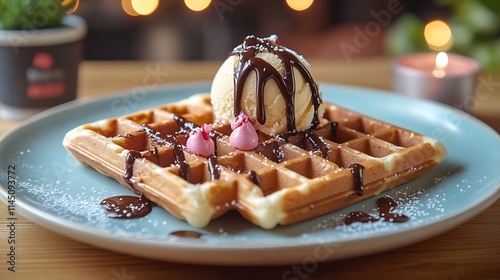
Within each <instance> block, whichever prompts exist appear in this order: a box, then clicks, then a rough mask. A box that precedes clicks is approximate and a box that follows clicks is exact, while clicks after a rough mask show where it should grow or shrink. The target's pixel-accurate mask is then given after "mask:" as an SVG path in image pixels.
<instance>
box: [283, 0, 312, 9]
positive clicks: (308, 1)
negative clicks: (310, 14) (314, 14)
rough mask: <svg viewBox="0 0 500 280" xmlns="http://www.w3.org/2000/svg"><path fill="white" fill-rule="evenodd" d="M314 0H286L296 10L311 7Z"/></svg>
mask: <svg viewBox="0 0 500 280" xmlns="http://www.w3.org/2000/svg"><path fill="white" fill-rule="evenodd" d="M313 2H314V0H286V3H287V4H288V6H289V7H290V8H292V9H294V10H296V11H304V10H306V9H307V8H309V7H311V5H312V3H313Z"/></svg>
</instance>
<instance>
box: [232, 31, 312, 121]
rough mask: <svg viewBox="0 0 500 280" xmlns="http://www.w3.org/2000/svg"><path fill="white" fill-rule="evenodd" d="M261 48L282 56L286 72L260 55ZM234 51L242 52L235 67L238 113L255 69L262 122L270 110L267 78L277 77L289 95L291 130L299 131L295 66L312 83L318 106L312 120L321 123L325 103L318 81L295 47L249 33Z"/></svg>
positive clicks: (287, 116) (284, 96)
mask: <svg viewBox="0 0 500 280" xmlns="http://www.w3.org/2000/svg"><path fill="white" fill-rule="evenodd" d="M259 52H269V53H272V54H274V55H276V56H278V58H279V59H280V60H281V62H282V64H283V70H284V74H283V76H281V74H280V73H279V72H278V70H276V69H275V68H274V67H273V66H272V65H271V64H269V63H268V62H267V61H265V60H263V59H261V58H258V57H256V54H257V53H259ZM230 55H238V56H239V58H238V64H237V65H236V69H235V71H234V77H233V80H234V116H237V115H238V114H239V113H240V112H241V98H242V96H243V86H244V85H245V81H246V79H247V78H248V75H249V74H250V73H251V72H252V71H254V72H255V74H256V87H257V94H256V95H257V96H256V99H257V100H256V106H257V108H256V111H257V120H258V122H259V123H261V124H264V123H265V122H266V113H265V107H264V87H265V84H266V83H267V81H269V80H271V79H273V80H274V81H275V82H276V84H277V85H278V88H279V90H280V92H281V95H282V96H283V98H284V99H285V103H286V119H287V129H288V131H296V125H295V91H296V88H295V87H296V85H295V79H294V71H293V70H294V68H295V69H297V70H298V71H299V72H300V74H301V75H302V76H303V77H304V79H305V80H306V82H307V83H308V84H309V87H310V89H311V100H312V103H313V106H314V117H313V119H312V121H311V127H315V126H317V125H318V124H319V119H320V117H319V116H318V108H319V106H320V105H321V103H322V100H321V97H320V95H319V90H318V85H317V84H316V83H315V82H314V80H313V78H312V76H311V74H310V73H309V71H308V70H307V68H306V67H305V66H304V65H303V64H302V63H301V62H300V60H299V59H298V58H297V54H295V53H294V52H293V51H291V50H289V49H287V48H285V47H283V46H280V45H278V44H277V42H276V41H274V40H272V39H271V38H257V37H255V36H247V37H246V38H245V40H244V42H243V44H241V45H239V46H237V47H236V48H235V49H234V50H233V51H232V52H231V53H230Z"/></svg>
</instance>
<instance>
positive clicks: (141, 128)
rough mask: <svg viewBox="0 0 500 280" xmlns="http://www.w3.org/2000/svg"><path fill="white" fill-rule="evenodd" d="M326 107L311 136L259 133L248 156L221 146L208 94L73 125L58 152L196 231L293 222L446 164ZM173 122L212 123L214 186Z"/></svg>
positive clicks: (407, 134)
mask: <svg viewBox="0 0 500 280" xmlns="http://www.w3.org/2000/svg"><path fill="white" fill-rule="evenodd" d="M324 107H325V114H324V117H323V119H322V120H321V123H320V125H318V127H317V128H316V129H313V130H310V131H308V132H307V133H306V134H300V135H291V136H289V137H286V139H283V137H281V138H280V137H271V136H267V135H265V134H263V133H260V132H258V133H259V146H258V147H257V148H256V149H255V150H253V151H241V150H237V149H235V148H234V147H232V146H231V145H230V144H229V135H230V133H231V127H230V126H229V125H223V124H221V123H219V122H217V121H216V120H215V118H214V114H213V108H212V105H211V103H210V96H209V95H208V94H198V95H194V96H191V97H189V98H187V99H185V100H182V101H179V102H175V103H172V104H166V105H163V106H159V107H156V108H152V109H148V110H143V111H139V112H136V113H132V114H129V115H125V116H120V117H116V118H110V119H105V120H100V121H96V122H94V123H89V124H84V125H81V126H79V127H76V128H74V129H73V130H71V131H69V132H68V133H67V134H66V136H65V138H64V141H63V145H64V146H65V148H66V149H67V150H68V151H69V152H70V153H71V154H72V155H73V156H74V157H75V158H76V159H77V160H79V161H80V162H82V163H84V164H88V165H90V166H92V167H93V168H95V169H96V170H97V171H99V172H100V173H102V174H104V175H106V176H110V177H112V178H114V179H116V180H117V181H118V182H120V183H121V184H122V185H123V186H125V187H128V188H130V189H131V190H133V191H134V192H136V193H137V194H141V195H143V196H145V197H146V198H147V199H149V200H151V201H152V202H154V203H156V204H157V205H159V206H160V207H162V208H164V209H166V210H167V211H168V212H169V213H171V214H172V215H173V216H175V217H177V218H179V219H182V220H186V221H187V222H188V223H189V224H191V225H193V226H195V227H204V226H206V225H207V224H208V223H209V222H210V221H211V220H213V219H215V218H217V217H219V216H221V215H223V214H224V213H226V212H227V211H229V210H232V209H235V210H237V211H238V212H239V213H241V215H242V216H243V217H244V218H246V219H247V220H249V221H250V222H252V223H254V224H255V225H258V226H260V227H262V228H265V229H271V228H273V227H275V226H276V225H278V224H281V225H286V224H292V223H296V222H300V221H303V220H306V219H310V218H313V217H316V216H319V215H322V214H325V213H328V212H331V211H334V210H337V209H340V208H343V207H345V206H347V205H350V204H352V203H354V202H356V201H359V200H362V199H365V198H367V197H370V196H373V195H376V194H379V193H381V192H383V191H384V190H387V189H391V188H393V187H395V186H398V185H401V184H403V183H405V182H408V181H409V180H412V179H414V178H416V177H418V176H420V175H422V174H424V173H426V172H427V171H428V170H429V169H430V168H431V167H433V166H434V165H436V164H438V163H439V162H441V161H442V160H443V159H444V158H445V156H446V150H445V148H444V146H443V145H442V144H441V143H440V142H438V141H437V140H435V139H432V138H429V137H427V136H424V135H421V134H418V133H416V132H413V131H409V130H406V129H403V128H400V127H396V126H394V125H391V124H388V123H385V122H382V121H380V120H376V119H374V118H371V117H368V116H365V115H362V114H359V113H357V112H353V111H350V110H348V109H345V108H342V107H339V106H337V105H334V104H331V103H326V102H325V103H324ZM179 120H182V121H183V122H184V123H188V124H189V125H188V127H196V126H201V125H203V124H210V126H211V128H212V131H213V135H214V136H215V137H213V138H214V139H215V143H216V157H215V162H216V164H215V168H216V169H217V176H216V177H214V172H213V170H214V161H211V160H210V158H208V159H207V158H206V157H203V156H199V155H195V154H192V153H190V152H189V151H188V150H187V148H186V147H185V145H186V141H187V137H188V133H187V132H188V131H186V129H185V128H182V127H181V126H180V125H179V124H178V123H179V122H178V121H179ZM188 130H189V129H188ZM310 137H315V138H316V139H319V140H320V141H321V142H322V143H323V144H324V146H322V147H323V149H321V148H320V147H317V146H315V145H313V144H312V143H313V141H307V139H308V138H310ZM176 146H177V151H176ZM179 151H181V152H182V153H181V155H179V154H176V153H178V152H179Z"/></svg>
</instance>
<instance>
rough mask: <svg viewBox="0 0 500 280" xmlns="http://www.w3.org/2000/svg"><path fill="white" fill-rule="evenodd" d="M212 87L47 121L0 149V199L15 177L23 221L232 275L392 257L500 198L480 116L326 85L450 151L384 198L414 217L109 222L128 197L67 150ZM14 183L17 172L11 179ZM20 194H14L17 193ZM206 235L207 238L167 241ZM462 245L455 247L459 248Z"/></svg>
mask: <svg viewBox="0 0 500 280" xmlns="http://www.w3.org/2000/svg"><path fill="white" fill-rule="evenodd" d="M208 89H209V84H208V83H199V84H181V85H169V86H165V87H162V88H158V89H156V90H153V91H151V92H149V93H148V94H143V93H141V92H125V93H121V94H117V95H113V96H111V97H107V98H104V99H99V100H95V101H88V102H83V101H78V102H74V103H70V104H67V105H63V106H60V107H56V108H53V109H51V110H48V111H46V112H44V113H42V114H41V115H38V116H36V117H34V118H32V119H30V120H28V121H27V122H25V123H24V125H23V126H21V127H19V128H18V129H16V130H14V131H12V132H11V133H9V134H7V135H5V136H4V137H3V138H2V139H1V141H0V151H1V155H0V162H1V166H0V179H1V181H0V183H1V184H2V188H1V192H0V197H1V199H2V200H3V201H4V202H5V201H6V200H7V196H8V189H7V188H8V186H9V182H8V179H9V178H8V175H9V166H15V170H13V169H12V168H10V171H14V172H15V176H14V177H15V179H14V180H11V181H12V182H10V183H11V184H10V185H15V213H14V214H15V215H18V212H19V213H20V214H22V215H24V216H26V217H29V218H30V219H32V220H33V221H35V222H36V223H38V224H40V225H41V226H44V227H46V228H48V229H50V230H53V231H55V232H58V233H60V234H63V235H66V236H68V237H70V238H74V239H77V240H80V241H82V242H85V243H88V244H92V245H95V246H97V247H101V248H106V249H109V250H115V251H119V252H123V253H127V254H132V255H137V256H143V257H149V258H154V259H161V260H168V261H177V262H189V263H204V264H225V265H236V264H241V265H271V264H290V263H301V262H303V263H304V262H319V261H325V260H334V259H341V258H348V257H353V256H359V255H365V254H370V253H374V252H379V251H383V250H389V249H393V248H396V247H400V246H403V245H407V244H410V243H413V242H417V241H420V240H423V239H426V238H429V237H431V236H434V235H437V234H439V233H442V232H444V231H446V230H448V229H450V228H452V227H454V226H456V225H458V224H460V223H463V222H465V221H466V220H467V219H469V218H471V217H473V216H474V215H476V214H478V213H479V212H481V211H482V210H484V209H485V208H487V207H488V206H490V205H491V204H492V203H493V202H494V201H495V200H497V199H498V198H499V196H500V137H499V135H498V134H497V133H496V132H495V131H493V130H492V129H491V128H489V127H488V126H486V125H484V124H483V123H481V122H480V121H478V120H476V119H474V118H473V117H471V116H469V115H467V114H465V113H463V112H462V111H459V110H457V109H453V108H451V107H446V106H443V105H440V104H436V103H432V102H426V101H421V100H415V99H409V98H405V97H401V96H397V95H394V94H390V93H386V92H380V91H375V90H372V89H365V88H354V87H345V86H340V85H330V84H323V85H321V89H322V91H323V96H324V99H325V100H327V101H331V102H335V103H337V104H339V105H341V106H344V107H347V108H350V109H352V110H355V111H358V112H362V113H364V114H367V115H371V116H373V117H376V118H379V119H381V120H384V121H387V122H391V123H393V124H395V125H398V126H401V127H405V128H408V129H411V130H414V131H417V132H419V133H422V134H425V135H428V136H431V137H435V138H438V139H439V140H441V141H442V142H443V143H444V144H445V146H446V148H447V150H448V152H449V155H448V157H447V159H446V161H445V162H443V163H442V164H440V165H438V166H437V167H435V168H433V169H432V170H431V171H430V172H429V173H428V174H426V175H424V176H423V177H420V178H418V179H416V180H414V181H411V182H410V183H407V184H405V185H403V186H400V187H398V188H396V189H393V190H391V191H387V192H385V193H383V195H386V194H388V195H391V196H392V197H394V198H395V199H396V200H397V201H398V202H399V203H400V206H399V207H398V209H399V211H400V212H402V213H404V214H406V215H407V216H409V217H410V221H408V222H406V223H402V224H395V223H387V222H375V223H371V224H359V223H356V224H352V225H349V226H346V225H343V224H342V223H341V222H340V221H341V220H342V217H343V216H344V215H345V214H346V213H348V212H351V211H355V210H361V211H368V212H373V213H376V211H374V207H375V200H376V198H377V197H373V198H371V199H367V200H365V201H362V202H360V203H357V204H354V205H352V206H350V207H347V208H345V209H342V210H340V211H337V212H333V213H330V214H327V215H324V216H321V217H318V218H315V219H312V220H309V221H306V222H302V223H299V224H295V225H291V226H282V227H277V228H275V229H273V230H269V231H266V230H262V229H260V228H257V227H255V226H253V225H251V224H250V223H248V222H246V221H245V220H244V219H243V218H242V217H240V216H239V215H238V214H237V213H229V214H228V215H226V216H224V217H222V218H220V219H218V220H216V221H213V222H212V223H211V224H210V225H209V226H208V227H207V228H204V229H201V230H199V229H194V228H192V227H191V226H189V225H188V224H187V223H185V222H183V221H179V220H177V219H175V218H173V217H172V216H170V215H169V214H168V213H167V212H166V211H164V210H163V209H161V208H159V207H155V208H154V209H153V211H152V212H151V213H150V214H149V215H148V216H146V217H144V218H140V219H134V220H114V219H109V218H107V217H106V215H105V214H104V211H103V209H101V207H100V206H99V202H100V201H101V200H102V199H104V198H106V197H109V196H114V195H121V194H127V193H129V192H128V191H127V190H126V189H125V188H123V187H122V186H121V185H119V184H118V183H116V182H115V181H114V180H112V179H109V178H107V177H104V176H102V175H100V174H99V173H98V172H96V171H94V170H93V169H92V168H89V167H86V166H82V165H80V164H78V163H76V161H75V160H74V159H73V158H72V157H71V156H70V155H69V154H68V153H67V152H66V150H65V149H64V148H63V146H62V145H61V141H62V139H63V136H64V134H65V133H66V132H67V131H69V130H70V129H72V128H73V127H76V126H78V125H80V124H83V123H88V122H92V121H95V120H99V119H103V118H108V117H113V116H117V115H122V114H126V113H131V112H133V111H137V110H140V109H145V108H148V107H153V106H158V105H160V104H162V103H169V102H173V101H177V100H179V99H182V98H185V97H188V96H189V95H192V94H195V93H201V92H208ZM11 175H13V173H12V172H11ZM11 193H12V191H11ZM176 230H197V231H199V232H201V233H203V234H205V236H206V238H204V239H193V238H178V237H170V236H169V233H170V232H173V231H176ZM458 245H459V244H457V246H458Z"/></svg>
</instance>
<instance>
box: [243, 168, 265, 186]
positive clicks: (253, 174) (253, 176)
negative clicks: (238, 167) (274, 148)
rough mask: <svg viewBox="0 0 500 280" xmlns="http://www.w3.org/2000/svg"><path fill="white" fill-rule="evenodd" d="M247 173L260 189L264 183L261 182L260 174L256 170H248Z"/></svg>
mask: <svg viewBox="0 0 500 280" xmlns="http://www.w3.org/2000/svg"><path fill="white" fill-rule="evenodd" d="M245 173H246V174H248V176H249V177H250V181H252V182H253V183H254V184H256V185H257V186H259V187H260V186H261V184H262V181H261V180H260V177H259V174H257V172H255V171H254V170H247V171H246V172H245Z"/></svg>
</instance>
